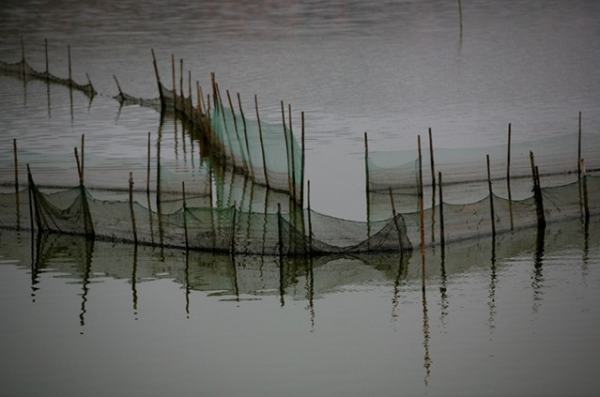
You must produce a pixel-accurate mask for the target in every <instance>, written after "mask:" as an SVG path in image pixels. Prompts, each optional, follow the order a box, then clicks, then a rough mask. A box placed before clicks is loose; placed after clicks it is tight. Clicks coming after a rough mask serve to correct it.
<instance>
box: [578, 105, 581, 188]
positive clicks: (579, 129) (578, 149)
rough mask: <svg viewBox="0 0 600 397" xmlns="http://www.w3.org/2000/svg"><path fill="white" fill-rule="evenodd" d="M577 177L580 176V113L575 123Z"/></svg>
mask: <svg viewBox="0 0 600 397" xmlns="http://www.w3.org/2000/svg"><path fill="white" fill-rule="evenodd" d="M577 126H578V127H577V175H578V176H581V112H579V115H578V123H577Z"/></svg>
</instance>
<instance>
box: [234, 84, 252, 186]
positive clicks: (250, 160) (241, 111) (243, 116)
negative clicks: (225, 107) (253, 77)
mask: <svg viewBox="0 0 600 397" xmlns="http://www.w3.org/2000/svg"><path fill="white" fill-rule="evenodd" d="M237 100H238V107H239V109H240V115H241V116H242V124H243V126H244V141H245V143H246V153H247V154H248V163H249V171H250V176H251V177H252V180H254V166H253V165H252V155H251V154H250V145H249V143H248V125H247V124H246V116H245V115H244V109H243V108H242V99H241V97H240V93H239V92H238V93H237Z"/></svg>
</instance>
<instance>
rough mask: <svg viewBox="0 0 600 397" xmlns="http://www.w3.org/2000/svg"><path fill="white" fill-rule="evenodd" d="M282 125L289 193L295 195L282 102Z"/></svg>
mask: <svg viewBox="0 0 600 397" xmlns="http://www.w3.org/2000/svg"><path fill="white" fill-rule="evenodd" d="M281 124H282V126H283V136H284V138H285V154H286V159H287V167H286V168H287V175H288V191H289V193H290V195H292V193H293V187H292V175H291V168H292V167H291V164H290V142H289V139H288V133H287V128H286V126H285V107H284V105H283V101H281Z"/></svg>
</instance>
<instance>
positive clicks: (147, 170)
mask: <svg viewBox="0 0 600 397" xmlns="http://www.w3.org/2000/svg"><path fill="white" fill-rule="evenodd" d="M146 157H147V162H146V194H147V195H148V196H150V161H151V151H150V131H148V152H147V155H146Z"/></svg>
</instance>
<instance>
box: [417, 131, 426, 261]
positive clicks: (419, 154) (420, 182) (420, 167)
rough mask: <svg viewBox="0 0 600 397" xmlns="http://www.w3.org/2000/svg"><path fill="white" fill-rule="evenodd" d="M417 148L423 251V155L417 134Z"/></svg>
mask: <svg viewBox="0 0 600 397" xmlns="http://www.w3.org/2000/svg"><path fill="white" fill-rule="evenodd" d="M417 150H418V164H419V170H418V172H419V186H418V190H419V223H420V227H419V228H420V232H421V251H423V252H425V203H424V201H423V200H424V197H423V157H422V155H421V135H417Z"/></svg>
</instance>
